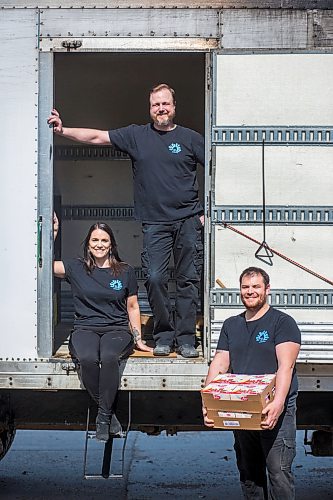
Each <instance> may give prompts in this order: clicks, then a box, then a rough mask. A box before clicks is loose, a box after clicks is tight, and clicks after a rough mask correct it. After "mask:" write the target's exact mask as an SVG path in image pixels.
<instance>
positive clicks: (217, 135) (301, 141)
mask: <svg viewBox="0 0 333 500" xmlns="http://www.w3.org/2000/svg"><path fill="white" fill-rule="evenodd" d="M263 141H265V146H300V145H301V146H333V126H331V125H327V126H325V127H316V126H308V125H307V126H302V125H301V126H300V125H297V126H294V127H293V126H287V125H285V126H271V127H267V126H252V127H251V126H246V127H244V126H241V125H240V126H234V127H229V126H224V125H218V126H215V127H213V129H212V144H213V145H214V146H260V145H261V144H262V142H263Z"/></svg>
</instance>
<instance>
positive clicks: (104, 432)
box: [96, 410, 111, 442]
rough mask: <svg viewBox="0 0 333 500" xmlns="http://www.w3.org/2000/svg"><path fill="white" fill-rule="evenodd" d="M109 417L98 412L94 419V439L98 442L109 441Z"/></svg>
mask: <svg viewBox="0 0 333 500" xmlns="http://www.w3.org/2000/svg"><path fill="white" fill-rule="evenodd" d="M110 420H111V417H110V415H107V414H106V413H103V412H102V411H101V410H98V413H97V418H96V439H98V441H104V442H106V441H109V439H110Z"/></svg>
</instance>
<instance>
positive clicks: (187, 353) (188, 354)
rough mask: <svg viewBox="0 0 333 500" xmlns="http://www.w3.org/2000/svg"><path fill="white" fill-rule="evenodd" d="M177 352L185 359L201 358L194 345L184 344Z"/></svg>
mask: <svg viewBox="0 0 333 500" xmlns="http://www.w3.org/2000/svg"><path fill="white" fill-rule="evenodd" d="M176 352H177V353H178V354H180V355H181V356H183V358H197V357H198V356H199V353H198V351H197V350H196V349H195V348H194V347H193V345H189V344H184V345H180V346H178V347H177V348H176Z"/></svg>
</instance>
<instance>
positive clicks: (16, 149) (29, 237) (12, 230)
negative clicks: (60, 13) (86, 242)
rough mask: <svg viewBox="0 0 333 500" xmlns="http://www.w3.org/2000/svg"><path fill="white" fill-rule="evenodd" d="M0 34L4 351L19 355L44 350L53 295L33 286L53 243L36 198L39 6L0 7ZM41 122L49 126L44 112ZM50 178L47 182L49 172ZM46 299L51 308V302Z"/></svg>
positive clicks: (37, 354) (41, 353)
mask: <svg viewBox="0 0 333 500" xmlns="http://www.w3.org/2000/svg"><path fill="white" fill-rule="evenodd" d="M0 41H1V53H0V67H1V72H0V78H1V94H0V109H1V123H0V130H1V132H0V134H1V139H2V143H1V176H2V182H1V210H0V230H1V244H0V260H1V262H2V270H1V321H2V323H1V339H2V343H1V357H2V358H3V359H6V358H7V359H8V358H9V359H15V360H17V359H22V358H36V357H40V356H45V355H47V354H48V353H49V352H48V348H47V345H46V343H45V341H44V340H41V337H40V336H39V335H38V334H37V330H38V323H39V321H40V319H41V317H40V315H39V314H38V311H39V310H40V309H41V308H42V307H43V306H42V304H44V301H45V299H46V300H47V295H50V294H51V291H50V279H49V280H48V286H47V287H46V288H45V289H43V290H42V289H41V288H40V287H39V285H38V282H41V281H40V280H39V277H40V275H41V274H42V273H45V272H47V273H48V274H50V266H51V264H50V263H49V264H48V268H49V269H48V270H46V269H45V267H44V262H45V259H44V255H43V252H44V251H46V248H47V247H48V248H49V252H48V253H49V255H50V249H51V246H52V241H51V233H50V227H51V221H50V220H49V219H50V217H49V214H50V211H49V214H48V217H47V219H48V220H47V221H45V220H44V219H45V217H44V215H43V214H42V213H41V212H40V211H39V200H38V185H39V183H40V181H41V176H40V174H41V172H40V170H39V167H41V164H40V165H39V167H38V162H39V160H40V157H39V153H38V144H39V139H40V137H39V136H38V125H39V114H38V106H39V100H40V99H41V93H40V92H39V85H38V72H39V70H40V68H39V58H38V12H37V11H36V10H25V11H22V10H13V9H10V10H1V11H0ZM51 88H52V87H51ZM48 90H49V89H48ZM51 98H52V97H51ZM43 128H44V130H45V129H46V133H49V132H48V129H47V125H46V117H44V126H43ZM50 140H52V139H50ZM47 154H48V155H49V154H50V148H48V153H47ZM45 156H47V155H45ZM42 168H43V167H42ZM48 182H49V183H51V184H52V176H51V181H50V179H48ZM45 186H47V183H45ZM44 196H45V190H44ZM46 226H47V227H46ZM47 228H48V231H47ZM49 260H50V259H49ZM44 286H45V284H44ZM45 294H46V295H45ZM46 305H47V307H44V310H45V311H46V314H47V315H50V314H51V312H50V311H51V308H50V304H49V303H47V304H46ZM44 332H46V331H45V328H44ZM46 333H48V334H50V331H48V332H46ZM45 338H46V337H45ZM47 342H48V343H49V344H50V341H49V340H47Z"/></svg>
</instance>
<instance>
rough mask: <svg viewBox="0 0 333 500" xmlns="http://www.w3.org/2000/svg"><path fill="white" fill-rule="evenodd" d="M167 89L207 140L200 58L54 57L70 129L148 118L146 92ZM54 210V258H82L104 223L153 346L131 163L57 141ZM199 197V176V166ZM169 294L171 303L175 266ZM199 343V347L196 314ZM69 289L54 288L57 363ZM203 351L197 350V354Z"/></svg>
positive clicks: (68, 319) (181, 118)
mask: <svg viewBox="0 0 333 500" xmlns="http://www.w3.org/2000/svg"><path fill="white" fill-rule="evenodd" d="M162 82H165V83H168V84H169V85H170V86H171V87H173V88H174V89H175V91H176V99H177V109H176V123H179V124H181V125H183V126H186V127H189V128H192V129H194V130H197V131H198V132H200V133H202V134H203V135H204V133H205V54H204V53H77V54H75V53H56V54H54V86H55V87H54V99H55V101H54V104H55V107H56V109H58V111H59V113H60V115H61V117H62V119H63V122H64V124H65V125H66V126H69V127H88V128H97V129H103V130H109V129H113V128H117V127H123V126H126V125H129V124H131V123H135V124H144V123H148V122H149V121H150V118H149V90H150V89H151V88H152V87H153V86H154V85H157V84H159V83H162ZM54 145H55V148H54V207H55V210H56V212H57V214H58V217H59V220H60V223H61V230H60V233H59V236H58V239H57V241H56V243H55V255H56V258H57V259H64V258H71V257H76V256H80V255H82V250H83V248H82V241H83V240H84V238H85V236H86V234H87V232H88V229H89V227H90V226H91V224H93V223H94V222H96V221H102V222H106V223H108V224H109V225H110V226H111V227H112V229H113V231H114V233H115V237H116V240H117V243H118V247H119V252H120V256H121V258H122V259H123V260H124V261H126V262H128V263H129V264H131V265H132V266H133V267H135V269H136V274H137V278H138V281H139V302H140V307H141V314H142V322H143V324H146V326H145V328H144V336H145V338H146V339H147V341H148V343H149V342H151V329H152V318H151V311H150V308H149V304H148V301H147V296H146V292H145V288H144V284H143V276H142V272H141V262H140V255H141V247H142V236H141V225H140V223H139V222H136V221H135V220H134V219H133V215H132V214H133V182H132V169H131V162H130V160H129V159H128V158H127V157H126V156H125V155H122V154H119V153H117V152H115V151H113V150H112V148H110V147H104V146H103V147H101V146H98V147H91V146H88V145H83V144H78V143H72V142H70V141H68V140H66V139H62V138H59V137H58V136H56V137H55V139H54ZM198 179H199V185H200V196H201V198H203V191H204V186H203V184H204V174H203V168H201V167H200V166H199V167H198ZM169 274H170V279H169V289H170V293H171V297H172V300H174V288H175V287H174V284H175V283H174V277H173V263H172V261H171V262H170V270H169ZM201 302H202V303H201V306H200V308H199V310H198V321H197V323H198V328H197V338H198V340H199V342H200V345H202V321H201V315H202V314H201V311H202V310H203V301H201ZM73 313H74V311H73V301H72V296H71V292H70V288H69V286H68V285H67V284H66V283H65V282H64V281H62V282H61V283H60V280H58V279H55V283H54V326H55V328H54V347H53V353H54V356H56V357H61V358H62V357H64V356H67V355H68V349H67V342H68V336H69V333H70V331H71V328H72V324H73ZM199 349H200V347H199Z"/></svg>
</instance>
